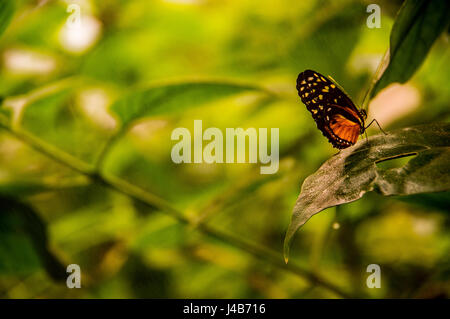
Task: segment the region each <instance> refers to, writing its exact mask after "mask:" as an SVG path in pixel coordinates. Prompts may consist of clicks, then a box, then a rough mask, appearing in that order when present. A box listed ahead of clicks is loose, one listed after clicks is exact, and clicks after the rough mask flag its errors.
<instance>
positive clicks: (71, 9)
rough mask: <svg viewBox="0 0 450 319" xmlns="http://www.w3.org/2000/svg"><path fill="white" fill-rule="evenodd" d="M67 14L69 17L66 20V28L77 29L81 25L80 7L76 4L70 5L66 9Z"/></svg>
mask: <svg viewBox="0 0 450 319" xmlns="http://www.w3.org/2000/svg"><path fill="white" fill-rule="evenodd" d="M67 12H68V13H70V16H69V17H68V18H67V23H66V25H67V27H68V28H69V29H77V28H79V27H80V25H81V8H80V5H78V4H76V3H71V4H69V6H68V7H67Z"/></svg>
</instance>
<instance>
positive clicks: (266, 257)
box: [0, 0, 450, 298]
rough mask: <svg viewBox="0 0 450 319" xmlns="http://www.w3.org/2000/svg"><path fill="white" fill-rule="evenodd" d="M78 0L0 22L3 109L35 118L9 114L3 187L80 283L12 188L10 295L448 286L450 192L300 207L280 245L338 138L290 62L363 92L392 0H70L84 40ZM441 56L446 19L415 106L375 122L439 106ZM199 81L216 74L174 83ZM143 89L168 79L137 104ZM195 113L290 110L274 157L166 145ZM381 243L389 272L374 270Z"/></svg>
mask: <svg viewBox="0 0 450 319" xmlns="http://www.w3.org/2000/svg"><path fill="white" fill-rule="evenodd" d="M70 2H71V1H37V0H36V1H34V0H20V1H15V12H14V16H13V18H12V20H11V23H10V25H9V27H8V28H7V29H6V31H5V33H4V34H3V35H2V36H1V38H0V53H1V57H2V68H1V69H0V94H1V96H2V97H3V98H4V102H3V105H2V107H1V108H0V119H1V120H2V123H5V122H8V123H11V126H12V127H13V128H20V130H21V132H24V133H14V134H11V132H8V131H5V130H2V131H1V132H0V194H2V195H3V196H5V197H6V196H7V197H8V200H9V201H11V200H13V201H14V203H16V201H17V200H20V201H22V202H26V203H27V205H26V207H27V211H28V212H29V214H31V215H32V216H35V217H33V218H38V219H39V220H40V222H38V223H37V224H39V225H45V227H43V228H45V231H46V234H47V235H46V236H47V237H48V239H47V240H48V243H47V245H46V246H45V247H46V249H47V250H48V254H50V255H51V256H53V257H54V258H55V259H56V260H58V261H59V262H61V263H63V264H71V263H76V264H79V265H80V267H81V270H82V288H81V289H68V288H67V287H66V285H65V284H64V282H59V281H57V280H54V279H52V274H53V272H52V270H51V269H49V268H48V267H46V266H45V265H46V264H45V260H47V259H46V257H48V255H46V256H44V257H42V256H41V255H39V254H38V253H36V251H33V250H32V247H33V246H32V245H30V243H29V239H28V238H27V237H26V236H25V237H24V236H17V234H15V235H14V236H13V235H11V233H14V232H15V231H19V230H17V229H22V230H21V231H23V227H22V226H21V227H19V228H17V227H13V226H14V225H16V226H17V225H20V223H19V224H17V223H16V224H14V223H12V222H9V221H10V220H16V219H15V218H12V219H11V218H10V217H9V216H11V211H10V210H8V209H7V208H8V207H10V206H8V205H3V204H2V206H1V210H2V211H1V214H2V217H3V218H1V219H0V223H1V224H0V229H1V231H0V239H1V241H0V254H1V255H0V260H1V262H0V266H3V265H8V262H9V263H12V262H14V261H15V260H16V264H17V265H16V266H14V267H12V266H8V267H7V268H6V267H0V296H1V297H4V298H51V297H54V298H70V297H75V298H107V297H113V298H131V297H160V298H162V297H172V298H226V297H227V298H313V297H317V298H326V297H331V298H334V297H346V296H355V297H448V296H449V295H450V278H449V273H450V271H449V270H450V260H449V254H448V252H449V251H450V235H449V232H448V227H449V221H450V220H449V214H448V212H449V210H448V205H445V204H442V203H448V194H445V193H444V194H441V193H437V194H434V195H433V197H432V198H430V197H426V196H422V197H415V198H411V199H409V198H408V197H406V198H384V197H383V198H381V197H380V196H379V195H376V194H368V196H365V197H364V198H362V199H361V200H359V201H357V202H353V203H350V204H346V205H342V206H339V207H337V208H330V209H328V210H327V212H325V213H322V214H318V215H316V216H314V217H313V218H312V219H311V220H310V221H309V222H308V223H307V224H305V225H304V226H303V228H302V231H301V232H300V233H299V234H298V235H297V237H296V239H295V243H294V244H293V247H294V248H293V249H292V251H291V259H290V262H289V264H288V265H285V264H284V261H283V257H282V243H283V237H284V234H285V231H286V228H287V225H288V222H289V218H290V214H291V211H292V207H293V205H294V203H295V200H296V197H297V195H298V193H299V190H300V185H301V182H302V181H303V180H304V179H305V178H306V177H307V176H308V175H310V174H311V173H312V172H314V171H316V170H317V168H318V167H319V166H320V165H321V164H322V163H323V162H324V161H325V160H326V159H327V158H329V157H330V156H331V155H333V154H334V153H335V150H333V149H332V148H331V146H330V145H329V144H328V143H327V141H326V139H324V138H323V136H322V135H321V134H320V132H318V131H317V130H316V128H315V123H314V121H313V120H312V119H311V116H310V114H309V113H308V111H307V110H306V108H305V107H304V105H303V104H302V103H301V102H300V100H299V99H298V97H297V93H296V91H295V79H296V77H297V74H298V73H299V72H301V71H303V70H304V69H306V68H308V69H315V70H318V71H319V72H321V73H323V74H330V75H331V76H333V78H334V79H336V80H337V81H338V82H339V83H340V84H341V85H342V86H343V87H344V88H345V89H346V91H347V92H348V93H349V94H350V95H351V96H352V97H353V99H354V101H355V102H356V103H361V102H362V98H363V96H364V94H365V92H367V89H368V86H369V80H370V78H371V75H372V74H373V73H374V68H376V65H377V64H378V62H379V61H380V60H381V58H382V56H383V54H384V53H385V51H386V49H387V47H388V44H389V35H390V30H391V27H392V25H393V21H394V18H395V13H396V11H397V10H398V9H399V7H400V5H401V2H400V1H394V2H392V1H374V2H376V3H378V4H379V5H380V6H381V8H382V22H381V26H382V27H381V28H380V29H369V28H368V27H367V26H366V19H367V16H368V13H367V12H366V6H367V3H366V2H361V1H351V0H348V1H339V2H337V1H319V0H317V1H295V0H283V1H275V0H261V1H251V0H245V1H235V0H228V1H212V0H204V1H200V0H198V1H195V0H192V1H187V0H186V1H181V0H178V1H176V0H152V1H147V0H133V1H122V0H111V1H89V0H85V1H78V2H77V3H79V4H80V6H81V12H82V17H83V19H85V20H82V26H84V27H86V28H87V29H83V30H84V31H83V32H84V33H83V35H84V37H82V39H85V38H89V39H91V40H90V41H88V42H83V41H81V42H80V40H79V39H78V42H77V37H76V36H75V37H73V36H72V37H71V36H70V29H68V26H67V19H68V17H69V15H70V13H68V12H67V6H68V4H69V3H70ZM67 33H69V35H67ZM69 40H70V41H72V42H70V41H69ZM67 41H69V42H67ZM68 43H69V44H68ZM449 58H450V55H449V49H448V36H447V34H444V35H443V36H442V37H440V38H439V39H438V40H437V41H436V43H435V44H434V46H433V48H432V50H431V52H430V53H429V55H428V57H427V59H426V60H425V62H424V64H423V65H422V66H421V67H420V69H419V71H418V72H417V73H416V74H415V75H414V76H413V78H412V79H411V81H410V82H409V84H408V85H409V87H412V88H413V89H414V92H416V93H417V96H418V98H417V99H418V102H417V103H416V104H417V107H414V108H413V107H411V108H410V109H408V110H407V112H405V113H404V114H401V116H399V115H395V114H392V115H390V116H389V121H388V122H387V123H385V124H383V123H381V124H382V125H383V128H384V129H390V128H396V127H402V126H405V125H413V124H420V123H428V122H436V121H445V122H446V121H448V119H449V114H450V113H449V108H448V103H449V101H450V90H449V88H448V83H449V80H450V78H449V77H450V74H449V73H448V72H442V70H445V69H446V68H445V67H446V66H447V65H448V63H449V62H450V61H449ZM17 61H19V62H17ZM24 61H25V62H24ZM24 65H25V66H26V67H24ZM199 82H201V83H204V85H206V86H208V87H209V89H211V87H212V90H210V91H208V90H209V89H205V90H203V89H202V90H199V91H198V92H194V93H192V92H191V93H188V94H187V95H183V89H181V93H180V90H179V88H176V86H177V83H178V84H180V83H181V84H180V85H181V86H183V85H182V83H199ZM167 83H169V84H170V85H172V89H173V88H174V87H175V90H172V91H171V89H170V86H165V84H167ZM155 88H156V91H155ZM157 88H162V90H160V91H158V89H157ZM202 92H204V93H202ZM138 94H141V95H138ZM166 94H169V95H170V96H171V100H170V101H167V100H166ZM178 94H180V96H181V97H179V95H178ZM142 96H144V97H145V96H147V98H148V96H150V97H151V98H154V99H155V100H156V101H158V99H159V97H158V96H162V97H164V98H163V99H162V100H160V101H163V102H161V103H160V104H159V109H155V111H156V112H148V110H147V111H146V112H141V111H140V110H139V108H142V107H144V105H143V104H141V102H140V101H142V100H141V98H142ZM178 98H179V99H178ZM158 103H159V102H158ZM386 103H387V102H385V104H386ZM152 105H154V104H153V103H152ZM194 106H195V107H194ZM388 106H389V104H388ZM165 107H168V108H170V109H171V110H170V112H165V109H164V108H165ZM392 107H394V106H392ZM117 110H119V111H118V112H115V111H117ZM371 111H372V112H373V115H374V116H375V117H376V116H381V115H382V113H383V112H384V111H386V110H383V109H382V108H380V109H378V108H375V107H374V109H373V110H371ZM128 112H129V113H128ZM116 114H119V116H117V115H116ZM194 119H202V120H203V126H204V127H218V128H220V129H223V130H224V129H225V128H227V127H244V128H248V127H268V128H271V127H277V128H280V170H279V171H278V173H277V174H274V175H271V176H264V175H260V174H259V164H190V165H176V164H174V163H173V162H172V161H171V158H170V151H171V148H172V146H173V144H174V142H173V141H171V139H170V135H171V132H172V130H173V129H174V128H177V127H186V128H188V129H190V130H192V128H193V121H194ZM130 120H133V121H130ZM123 124H127V125H126V130H122V128H124V126H123ZM13 131H14V130H13ZM14 132H15V131H14ZM118 132H120V134H119V136H120V138H116V137H114V136H118V135H116V134H117V133H118ZM374 132H376V128H371V129H370V130H369V133H374ZM111 142H113V143H111ZM107 145H110V146H108V147H106V146H107ZM105 150H106V151H105ZM99 163H100V164H101V167H100V169H101V172H102V175H101V176H99V175H98V174H97V173H96V165H98V164H99ZM13 197H14V198H15V199H11V198H13ZM431 203H440V204H435V205H433V204H431ZM15 205H16V204H15ZM17 205H23V204H19V203H17ZM39 227H41V226H39ZM3 229H7V230H8V231H5V230H3ZM7 238H8V239H7ZM11 238H15V239H11ZM19 238H20V239H19ZM31 238H33V237H31ZM47 250H46V251H47ZM40 256H41V257H40ZM20 258H23V259H22V260H23V261H21V262H20V261H19V260H21V259H20ZM25 263H26V265H25ZM373 263H375V264H379V265H380V266H381V269H382V286H381V289H368V288H367V287H366V284H365V282H366V281H365V280H366V277H367V275H368V274H367V273H366V272H365V271H366V267H367V265H369V264H373ZM14 269H16V270H17V271H16V272H14V271H11V270H14Z"/></svg>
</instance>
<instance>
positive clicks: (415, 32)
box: [371, 0, 450, 96]
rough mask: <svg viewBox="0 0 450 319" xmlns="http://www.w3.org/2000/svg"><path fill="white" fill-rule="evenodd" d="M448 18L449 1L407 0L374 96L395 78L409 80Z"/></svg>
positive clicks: (446, 24)
mask: <svg viewBox="0 0 450 319" xmlns="http://www.w3.org/2000/svg"><path fill="white" fill-rule="evenodd" d="M449 21H450V2H449V1H440V0H437V1H428V0H420V1H418V0H414V1H410V0H407V1H405V3H404V4H403V6H402V7H401V9H400V11H399V12H398V15H397V18H396V20H395V23H394V25H393V27H392V31H391V38H390V47H389V64H388V66H387V68H386V70H385V71H384V73H383V74H382V75H381V77H380V79H379V80H378V82H377V83H376V84H375V86H374V89H373V91H372V92H371V96H374V95H376V94H377V93H378V92H379V91H381V90H382V89H383V88H385V87H386V86H388V85H389V84H391V83H393V82H400V83H405V82H406V81H408V80H409V79H410V78H411V76H412V75H413V74H414V72H415V71H416V70H417V68H418V67H419V66H420V65H421V64H422V62H423V61H424V60H425V57H426V56H427V54H428V51H429V50H430V49H431V46H432V45H433V43H434V41H435V40H436V39H437V37H438V36H439V35H440V34H441V33H442V32H443V31H444V30H445V29H446V28H447V26H448V23H449Z"/></svg>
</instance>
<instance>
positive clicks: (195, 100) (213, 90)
mask: <svg viewBox="0 0 450 319" xmlns="http://www.w3.org/2000/svg"><path fill="white" fill-rule="evenodd" d="M248 91H261V92H262V91H264V89H262V88H258V87H256V86H251V85H244V84H238V83H231V82H213V81H202V82H183V83H175V84H168V85H160V86H155V87H151V88H148V89H144V90H141V91H139V92H134V93H132V94H129V95H128V96H126V97H125V98H123V99H120V100H119V101H117V102H116V103H115V104H114V105H112V106H111V110H112V111H113V112H114V113H115V114H117V116H118V117H119V120H120V121H121V122H122V125H123V126H127V125H129V124H130V123H131V122H132V121H134V120H137V119H139V118H142V117H145V116H152V115H158V114H167V113H172V112H176V111H185V110H186V109H188V108H192V107H195V106H199V105H201V104H205V103H208V102H213V101H216V100H218V99H221V98H225V97H228V96H232V95H235V94H239V93H243V92H248ZM265 92H267V91H265Z"/></svg>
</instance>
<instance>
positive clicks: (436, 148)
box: [284, 124, 450, 261]
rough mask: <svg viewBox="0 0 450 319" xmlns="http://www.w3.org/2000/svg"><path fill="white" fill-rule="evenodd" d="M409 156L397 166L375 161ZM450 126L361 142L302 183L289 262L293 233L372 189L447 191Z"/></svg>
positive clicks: (385, 191) (382, 191) (401, 192)
mask: <svg viewBox="0 0 450 319" xmlns="http://www.w3.org/2000/svg"><path fill="white" fill-rule="evenodd" d="M405 156H411V157H410V160H409V161H408V162H407V163H405V164H404V165H403V166H401V167H394V168H390V169H383V168H380V167H378V166H377V163H380V162H384V161H388V160H392V159H397V158H399V157H405ZM449 171H450V124H428V125H421V126H415V127H410V128H404V129H400V130H396V131H392V132H390V133H389V134H388V135H384V134H380V135H376V136H373V137H371V138H369V140H368V141H366V140H361V141H359V142H358V143H357V144H356V145H355V146H353V147H349V148H347V149H344V150H342V151H340V152H339V153H338V154H336V155H334V156H333V157H332V158H330V159H329V160H328V161H326V162H325V163H324V164H323V165H322V166H321V167H320V168H319V169H318V170H317V172H315V173H314V174H313V175H310V176H309V177H307V178H306V179H305V181H304V183H303V185H302V189H301V193H300V196H299V197H298V199H297V202H296V204H295V207H294V210H293V215H292V219H291V223H290V225H289V228H288V231H287V233H286V237H285V242H284V255H285V259H286V261H287V259H288V255H289V246H290V243H291V241H292V238H293V236H294V234H295V232H296V231H297V230H298V229H299V227H301V226H302V225H303V224H304V223H306V221H307V220H308V219H309V218H311V216H313V215H314V214H317V213H319V212H320V211H322V210H324V209H326V208H328V207H332V206H336V205H341V204H344V203H349V202H352V201H355V200H357V199H359V198H361V197H362V196H363V195H364V194H365V193H367V192H370V191H376V192H378V193H380V194H382V195H385V196H388V195H412V194H421V193H431V192H441V191H447V190H450V175H449V174H448V172H449Z"/></svg>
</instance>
